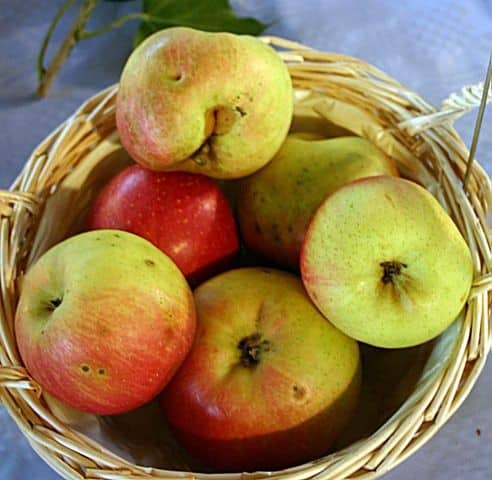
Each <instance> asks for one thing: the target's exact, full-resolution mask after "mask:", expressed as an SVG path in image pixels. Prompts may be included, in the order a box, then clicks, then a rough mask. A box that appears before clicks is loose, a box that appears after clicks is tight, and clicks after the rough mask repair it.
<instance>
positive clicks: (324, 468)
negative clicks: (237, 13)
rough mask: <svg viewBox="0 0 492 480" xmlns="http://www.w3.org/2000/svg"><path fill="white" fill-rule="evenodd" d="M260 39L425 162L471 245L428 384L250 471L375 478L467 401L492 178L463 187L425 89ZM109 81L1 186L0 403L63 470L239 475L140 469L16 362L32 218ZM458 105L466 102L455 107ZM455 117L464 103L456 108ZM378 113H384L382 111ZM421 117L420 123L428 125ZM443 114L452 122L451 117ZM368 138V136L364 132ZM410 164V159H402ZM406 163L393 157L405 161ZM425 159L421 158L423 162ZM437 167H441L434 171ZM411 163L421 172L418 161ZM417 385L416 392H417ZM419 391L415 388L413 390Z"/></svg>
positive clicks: (481, 322) (95, 122) (92, 130)
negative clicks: (447, 355)
mask: <svg viewBox="0 0 492 480" xmlns="http://www.w3.org/2000/svg"><path fill="white" fill-rule="evenodd" d="M262 40H263V41H264V42H265V43H267V44H269V45H272V46H273V47H275V48H276V49H277V50H278V51H279V54H280V55H281V57H282V58H283V59H284V60H285V61H286V62H287V64H288V66H289V70H290V73H291V77H292V79H293V81H294V85H295V86H296V88H297V89H300V90H304V89H305V90H312V91H319V92H322V95H324V96H325V97H326V98H327V99H329V98H336V99H337V100H340V101H341V102H344V103H347V104H349V105H356V106H357V107H358V108H360V109H361V111H365V112H367V113H368V114H371V115H373V116H375V118H377V120H378V122H379V123H380V124H381V125H382V127H381V129H380V130H378V131H376V132H363V133H367V135H368V136H369V137H370V136H371V135H373V138H372V139H375V138H376V139H380V138H381V137H383V136H385V135H386V136H391V137H392V138H393V139H394V140H395V145H396V144H398V145H400V144H401V145H400V146H401V151H399V152H398V153H399V154H402V155H403V157H404V158H406V157H405V155H407V154H406V153H405V152H409V154H408V159H410V158H411V157H412V156H418V157H419V158H424V157H425V158H426V162H427V164H426V165H421V166H419V168H422V171H419V172H418V174H419V175H421V177H420V178H421V179H423V183H425V184H426V187H427V188H429V190H431V191H432V193H434V195H436V197H437V198H438V200H439V201H440V202H441V203H443V204H445V205H446V206H447V207H448V209H449V210H450V212H451V213H452V214H453V217H454V218H455V221H456V223H457V225H458V227H459V228H460V230H461V231H462V233H463V235H464V237H465V239H466V240H467V243H468V244H469V246H470V248H471V250H472V253H473V257H474V261H475V280H474V283H473V288H472V291H471V293H470V297H469V302H468V307H467V308H466V310H465V312H464V316H463V320H462V324H461V325H460V332H459V334H457V335H458V339H457V342H456V344H455V345H454V349H453V352H452V359H450V362H449V365H448V366H447V367H446V368H443V370H442V372H440V374H439V375H438V376H437V377H436V378H434V379H433V380H432V381H429V382H427V383H426V382H423V383H422V384H421V385H420V387H419V388H420V389H421V391H419V392H416V395H415V398H414V399H413V400H412V401H413V403H412V401H410V400H411V399H407V401H406V402H405V403H404V404H403V405H402V406H401V408H400V409H399V410H398V411H397V412H396V413H395V414H394V415H393V416H392V417H391V418H390V419H389V420H388V421H387V422H386V423H385V424H384V425H383V426H382V427H381V428H380V429H379V430H378V431H377V432H374V433H373V434H372V435H371V436H370V437H368V438H367V439H364V440H359V441H358V442H356V443H355V444H353V445H351V446H349V447H347V448H345V449H343V450H341V451H339V452H336V453H334V454H331V455H328V456H327V457H323V458H322V459H319V460H317V461H314V462H310V463H307V464H304V465H300V466H297V467H294V468H291V469H287V470H283V471H279V472H274V473H273V475H272V474H264V475H261V474H259V473H256V474H254V476H255V478H266V477H267V476H268V477H269V478H272V477H273V478H283V479H291V478H292V479H294V478H295V479H304V478H311V477H314V476H316V477H319V478H324V479H326V480H331V479H339V478H348V479H349V478H359V479H366V478H367V479H369V478H376V477H378V476H380V475H381V474H383V473H385V472H387V471H389V470H390V469H392V468H393V467H394V466H396V465H398V464H399V463H400V462H401V461H403V460H404V459H405V458H406V457H408V456H409V455H410V454H412V453H413V452H414V451H416V450H417V449H418V448H420V447H421V446H422V445H423V444H424V443H426V442H427V441H428V440H429V439H430V438H431V437H432V436H433V435H434V434H435V433H436V432H437V431H438V430H439V428H440V427H441V426H442V425H443V424H444V423H445V421H446V420H447V419H448V418H449V417H450V416H451V415H452V414H453V413H454V412H455V411H456V409H457V408H458V407H459V406H460V405H461V403H462V402H463V401H464V399H465V398H466V396H467V395H468V393H469V392H470V390H471V388H472V387H473V385H474V383H475V382H476V380H477V378H478V375H479V374H480V372H481V370H482V368H483V366H484V364H485V361H486V358H487V355H488V352H489V349H490V342H491V334H492V333H491V326H490V321H489V313H488V312H489V309H490V306H491V302H490V299H489V292H490V291H491V289H492V253H491V251H492V248H491V243H490V238H491V236H490V228H489V225H488V223H487V220H486V217H487V213H488V212H489V211H490V203H491V198H492V188H491V184H490V178H489V177H488V175H487V174H486V172H485V171H484V170H483V168H482V167H481V166H480V165H479V164H478V163H476V162H475V163H474V165H473V167H472V175H471V178H470V182H469V186H468V193H465V192H463V190H462V188H461V183H460V181H461V180H462V178H463V174H464V167H465V160H466V158H467V149H466V147H465V146H464V144H463V142H462V140H461V139H460V137H459V135H458V134H457V132H456V131H455V130H454V128H453V127H452V126H451V124H450V123H449V120H452V119H454V118H457V116H459V115H458V114H457V110H456V111H454V114H456V115H454V116H453V114H451V113H450V112H448V114H449V115H448V116H447V117H446V118H445V121H443V117H442V115H440V114H439V112H438V111H437V110H436V109H435V107H433V106H431V105H430V104H429V103H427V102H426V101H425V100H424V99H423V98H422V97H420V95H418V94H417V93H414V92H412V91H410V90H408V89H407V88H406V87H404V86H403V85H402V84H400V83H399V82H397V81H396V80H394V79H393V78H391V77H389V76H388V75H386V74H385V73H383V72H381V71H380V70H378V69H376V68H375V67H373V66H372V65H369V64H367V63H365V62H363V61H362V60H359V59H357V58H354V57H349V56H346V55H341V54H336V53H327V52H319V51H316V50H313V49H310V48H309V47H306V46H304V45H301V44H299V43H296V42H291V41H288V40H285V39H281V38H277V37H263V38H262ZM116 91H117V85H112V86H110V87H108V88H106V89H104V90H102V91H101V92H99V93H97V94H96V95H94V96H92V97H91V98H89V99H88V100H87V101H86V102H84V103H83V104H82V105H81V106H80V107H79V108H78V109H77V110H76V111H75V113H74V114H73V115H72V116H70V117H69V118H68V119H67V120H66V121H65V122H63V123H62V124H61V125H60V126H59V127H57V128H56V129H55V130H54V131H53V132H52V133H51V134H50V135H48V136H47V137H46V138H45V139H44V140H43V141H42V142H41V143H40V144H39V145H38V146H37V147H36V149H35V150H34V151H33V153H32V155H31V156H30V158H29V159H28V161H27V162H26V164H25V165H24V168H23V170H22V172H21V173H20V174H19V176H18V177H17V178H16V180H15V181H14V182H13V184H12V186H11V187H10V189H9V191H1V190H0V248H1V250H0V266H1V268H0V295H1V296H0V403H2V404H3V405H4V406H5V408H6V409H7V411H8V413H9V414H10V416H11V417H12V418H13V419H14V421H15V422H16V423H17V425H18V426H19V428H20V430H21V431H22V432H23V434H24V435H25V436H26V437H27V439H28V440H29V442H30V444H31V446H32V447H33V449H34V450H35V451H36V452H37V453H38V454H39V455H40V456H41V457H42V458H43V459H44V460H45V461H46V462H47V463H48V464H49V465H50V466H51V467H52V468H53V469H54V470H55V471H57V472H58V473H59V474H60V475H61V476H63V477H64V478H67V479H68V478H70V479H71V478H77V479H79V478H85V477H83V476H82V475H85V476H89V477H90V478H94V479H96V478H101V479H103V478H112V479H123V478H178V477H179V478H182V477H188V476H190V475H192V476H194V477H203V478H226V477H227V478H240V477H241V476H242V474H227V475H223V474H203V473H199V472H195V473H191V472H186V471H182V472H179V471H171V470H167V471H166V470H159V469H151V468H144V467H139V466H137V465H133V464H131V463H129V462H127V461H126V460H124V459H122V458H120V457H119V456H117V455H115V454H114V453H112V452H109V451H107V450H106V449H104V448H102V447H101V446H100V445H98V444H97V443H95V442H94V441H92V440H90V439H88V438H87V437H85V436H83V435H82V434H80V433H78V432H76V431H74V430H72V429H70V428H69V427H66V426H65V425H64V424H63V423H62V422H60V421H59V420H58V419H57V418H56V417H54V416H53V415H52V414H51V412H50V411H48V410H47V409H46V406H45V405H44V404H43V403H42V402H41V400H40V392H41V390H40V388H39V386H38V385H37V384H36V382H35V381H33V380H32V378H30V376H29V375H28V374H27V372H26V371H25V369H24V368H23V367H22V364H21V362H20V359H19V356H18V353H17V351H16V348H15V342H14V340H13V335H12V331H13V318H14V314H15V303H16V299H17V296H18V291H19V285H18V277H19V275H20V274H21V273H22V272H21V270H22V269H21V268H20V267H21V266H22V265H24V264H25V263H26V261H27V258H28V255H29V253H30V252H29V250H30V249H29V239H32V236H33V234H34V233H35V230H36V228H37V226H38V224H37V222H38V220H39V218H40V216H42V207H43V204H44V202H45V200H46V195H45V194H43V195H40V192H41V191H43V192H49V191H53V189H54V188H56V185H57V184H58V183H59V182H60V181H61V180H62V179H63V178H65V177H66V175H67V174H68V173H69V172H70V170H71V169H72V168H76V167H77V165H78V164H79V162H80V161H81V160H82V159H83V158H84V157H85V156H86V155H87V154H88V152H90V150H91V149H92V148H93V146H94V145H95V144H97V143H99V142H101V141H102V140H104V139H105V138H107V137H108V136H110V135H111V134H114V132H115V126H114V98H115V94H116ZM462 110H463V109H462ZM461 113H462V111H461ZM379 117H380V118H379ZM422 119H425V121H424V122H423V120H422ZM446 122H447V123H446ZM370 139H371V138H370ZM67 159H68V160H67ZM405 161H407V160H405ZM408 162H409V163H408V165H407V164H403V165H400V166H402V167H404V168H407V167H408V168H410V166H411V161H410V160H408ZM422 163H424V160H422ZM436 166H437V167H436ZM413 168H416V167H415V165H413ZM414 393H415V392H414ZM417 393H418V395H417Z"/></svg>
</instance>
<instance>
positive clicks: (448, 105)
mask: <svg viewBox="0 0 492 480" xmlns="http://www.w3.org/2000/svg"><path fill="white" fill-rule="evenodd" d="M483 95H484V82H480V83H477V84H476V85H467V86H465V87H463V88H462V89H461V94H457V93H452V94H451V95H450V96H449V97H448V98H446V100H444V101H443V102H442V105H441V110H439V111H437V112H434V113H430V114H428V115H421V116H420V117H414V118H410V119H408V120H404V121H403V122H400V123H399V124H398V127H400V128H405V129H407V131H408V132H409V133H410V134H411V135H415V134H417V133H420V132H422V131H423V130H426V129H428V128H430V127H435V126H437V125H441V124H442V123H446V122H451V123H452V122H454V121H455V120H456V119H458V118H460V117H461V116H463V115H465V114H466V113H468V112H469V111H470V110H473V109H474V108H477V107H479V106H480V104H481V100H482V97H483ZM486 103H492V87H491V86H490V85H489V93H488V99H487V100H486Z"/></svg>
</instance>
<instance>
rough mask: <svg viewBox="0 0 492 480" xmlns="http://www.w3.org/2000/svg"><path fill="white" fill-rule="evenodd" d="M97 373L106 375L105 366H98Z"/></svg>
mask: <svg viewBox="0 0 492 480" xmlns="http://www.w3.org/2000/svg"><path fill="white" fill-rule="evenodd" d="M97 373H98V375H106V370H105V369H104V368H98V370H97Z"/></svg>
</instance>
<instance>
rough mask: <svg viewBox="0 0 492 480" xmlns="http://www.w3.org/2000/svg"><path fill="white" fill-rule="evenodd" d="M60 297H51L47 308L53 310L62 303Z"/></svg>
mask: <svg viewBox="0 0 492 480" xmlns="http://www.w3.org/2000/svg"><path fill="white" fill-rule="evenodd" d="M62 300H63V299H62V298H61V297H56V298H53V299H52V300H49V301H48V305H47V309H48V310H49V311H50V312H54V311H55V310H56V309H57V308H58V307H59V306H60V305H61V303H62Z"/></svg>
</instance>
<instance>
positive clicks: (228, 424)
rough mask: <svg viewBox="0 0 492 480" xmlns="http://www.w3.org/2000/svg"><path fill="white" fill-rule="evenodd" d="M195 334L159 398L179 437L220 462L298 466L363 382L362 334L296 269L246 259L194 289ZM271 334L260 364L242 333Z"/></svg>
mask: <svg viewBox="0 0 492 480" xmlns="http://www.w3.org/2000/svg"><path fill="white" fill-rule="evenodd" d="M194 297H195V303H196V307H197V317H198V318H197V335H196V339H195V342H194V344H193V348H192V350H191V352H190V355H189V356H188V357H187V359H186V360H185V362H184V363H183V365H182V367H181V368H180V369H179V371H178V373H177V374H176V376H175V377H174V378H173V380H172V381H171V383H170V384H169V385H168V386H167V388H166V390H165V391H163V393H162V396H161V404H162V406H163V408H164V411H165V413H166V416H167V419H168V421H169V423H170V424H171V426H172V428H173V430H174V431H175V433H176V434H177V436H178V438H179V439H180V441H181V442H182V443H183V445H184V446H185V447H187V448H188V450H189V451H190V452H192V453H193V454H194V455H196V456H197V457H198V458H200V459H201V460H202V461H204V462H205V463H206V464H207V465H209V466H211V467H213V468H215V469H216V470H217V471H236V472H241V471H254V470H261V469H268V470H271V469H277V468H283V467H287V466H292V465H296V464H299V463H302V462H304V461H308V460H311V459H314V458H316V457H319V456H321V455H323V454H324V453H326V452H327V451H328V449H329V448H330V445H331V444H332V442H333V441H334V439H335V438H336V437H337V436H338V435H339V434H340V433H341V431H342V430H343V429H344V428H345V426H346V425H347V423H348V421H349V420H350V419H351V417H352V414H353V412H354V409H355V407H356V405H357V402H358V395H359V389H360V379H361V376H360V372H361V371H360V356H359V348H358V345H357V343H356V342H355V341H354V340H352V339H351V338H348V337H347V336H346V335H344V334H343V333H342V332H340V331H339V330H337V329H336V328H335V327H333V325H332V324H330V323H329V322H328V321H326V319H324V318H323V316H322V315H321V314H320V313H319V312H318V310H317V309H316V308H315V306H314V305H313V304H312V302H311V301H310V300H309V298H308V296H307V295H306V292H305V291H304V288H303V286H302V283H301V281H300V279H299V278H298V277H295V276H294V275H292V274H288V273H285V272H281V271H279V270H273V269H266V268H241V269H236V270H231V271H228V272H226V273H223V274H221V275H218V276H216V277H214V278H212V279H210V280H209V281H207V282H205V283H204V284H202V285H200V287H198V288H197V289H196V290H195V292H194ZM255 333H257V334H258V336H259V341H260V342H268V347H267V348H266V349H265V350H264V351H263V352H262V353H261V356H260V357H259V361H258V363H257V364H255V365H253V366H249V367H248V366H244V365H243V364H242V363H241V360H240V356H241V350H240V349H239V348H238V344H239V342H240V341H241V340H242V339H243V338H244V337H247V336H250V335H252V334H255Z"/></svg>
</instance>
